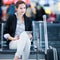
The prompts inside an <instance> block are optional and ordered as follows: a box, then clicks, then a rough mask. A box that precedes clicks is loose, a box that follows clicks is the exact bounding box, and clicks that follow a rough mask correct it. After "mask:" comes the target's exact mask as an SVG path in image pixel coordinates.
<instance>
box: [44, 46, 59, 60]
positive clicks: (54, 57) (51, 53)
mask: <svg viewBox="0 0 60 60" xmlns="http://www.w3.org/2000/svg"><path fill="white" fill-rule="evenodd" d="M45 57H46V58H45V60H58V54H57V50H56V48H53V47H52V48H49V49H47V54H46V56H45Z"/></svg>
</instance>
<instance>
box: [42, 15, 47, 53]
mask: <svg viewBox="0 0 60 60" xmlns="http://www.w3.org/2000/svg"><path fill="white" fill-rule="evenodd" d="M43 23H44V38H45V53H47V49H48V34H47V22H46V15H43Z"/></svg>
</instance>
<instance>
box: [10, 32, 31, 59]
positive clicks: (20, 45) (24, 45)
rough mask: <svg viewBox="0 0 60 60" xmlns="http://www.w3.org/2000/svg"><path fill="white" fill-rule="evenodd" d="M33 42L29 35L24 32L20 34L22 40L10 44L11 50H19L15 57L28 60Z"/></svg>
mask: <svg viewBox="0 0 60 60" xmlns="http://www.w3.org/2000/svg"><path fill="white" fill-rule="evenodd" d="M30 46H31V41H30V38H29V36H28V34H27V33H26V32H25V31H24V32H22V33H21V34H20V39H19V40H15V41H11V42H10V44H9V48H10V49H17V51H16V53H15V56H18V57H20V56H21V55H22V60H28V57H29V54H30Z"/></svg>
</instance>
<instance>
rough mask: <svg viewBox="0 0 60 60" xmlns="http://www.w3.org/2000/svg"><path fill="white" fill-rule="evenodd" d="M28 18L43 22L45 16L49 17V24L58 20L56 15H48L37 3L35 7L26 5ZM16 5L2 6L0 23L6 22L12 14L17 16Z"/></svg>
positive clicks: (0, 7)
mask: <svg viewBox="0 0 60 60" xmlns="http://www.w3.org/2000/svg"><path fill="white" fill-rule="evenodd" d="M26 7H27V10H26V16H27V17H29V18H32V20H35V21H43V15H46V16H47V22H54V21H55V20H56V14H55V13H54V12H52V11H51V13H50V14H47V13H46V12H45V9H44V8H43V6H41V5H40V4H38V3H36V5H35V6H32V5H31V4H27V5H26ZM15 12H16V10H15V4H14V3H11V4H5V5H4V4H3V5H2V6H0V22H1V21H6V20H7V18H8V16H9V15H11V14H15Z"/></svg>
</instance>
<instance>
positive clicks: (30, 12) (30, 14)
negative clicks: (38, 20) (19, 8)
mask: <svg viewBox="0 0 60 60" xmlns="http://www.w3.org/2000/svg"><path fill="white" fill-rule="evenodd" d="M35 12H36V11H35V10H34V8H33V7H32V6H31V5H30V4H29V5H28V7H27V10H26V16H27V17H29V18H32V20H34V18H35Z"/></svg>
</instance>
